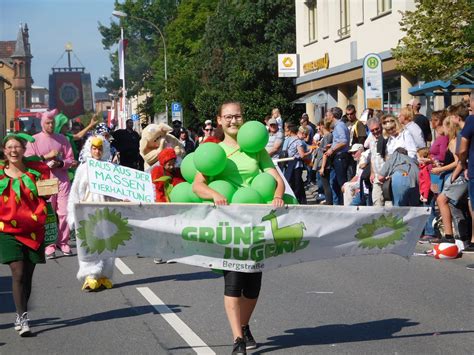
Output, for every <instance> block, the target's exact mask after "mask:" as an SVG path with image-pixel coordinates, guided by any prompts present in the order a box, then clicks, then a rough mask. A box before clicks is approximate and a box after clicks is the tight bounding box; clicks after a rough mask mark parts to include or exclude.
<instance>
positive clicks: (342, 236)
mask: <svg viewBox="0 0 474 355" xmlns="http://www.w3.org/2000/svg"><path fill="white" fill-rule="evenodd" d="M74 213H75V219H76V221H78V224H77V231H76V238H77V248H78V256H79V259H80V260H83V261H96V260H100V259H105V258H108V257H111V256H132V255H137V254H139V255H142V256H150V257H161V258H163V259H166V260H174V261H177V262H181V263H184V264H189V265H195V266H201V267H206V268H214V269H222V270H233V271H242V272H259V271H264V270H272V269H276V268H279V267H282V266H287V265H292V264H297V263H301V262H306V261H315V260H321V259H329V258H336V257H341V256H357V255H367V254H370V255H373V254H389V253H390V254H397V255H400V256H404V257H408V256H411V255H412V254H413V252H414V249H415V246H416V244H417V242H418V238H419V236H420V233H421V232H422V230H423V227H424V225H425V223H426V220H427V218H428V216H429V212H428V210H427V209H426V208H421V207H397V208H395V207H394V208H377V207H343V206H337V208H336V207H332V206H295V205H290V206H287V207H284V208H278V209H276V210H274V209H272V207H270V206H267V205H245V206H244V205H230V206H217V207H216V206H214V205H212V204H171V203H170V204H148V205H142V204H141V205H137V204H132V203H128V204H126V203H102V204H87V203H81V204H77V205H76V206H75V212H74Z"/></svg>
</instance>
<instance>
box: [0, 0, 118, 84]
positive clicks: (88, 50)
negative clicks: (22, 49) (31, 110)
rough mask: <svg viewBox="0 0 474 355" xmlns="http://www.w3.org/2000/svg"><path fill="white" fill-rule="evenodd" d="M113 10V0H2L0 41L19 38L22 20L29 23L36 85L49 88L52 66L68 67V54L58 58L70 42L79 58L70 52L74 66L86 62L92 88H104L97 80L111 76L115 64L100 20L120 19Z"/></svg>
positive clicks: (32, 67) (105, 23) (109, 21)
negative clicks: (103, 44)
mask: <svg viewBox="0 0 474 355" xmlns="http://www.w3.org/2000/svg"><path fill="white" fill-rule="evenodd" d="M113 10H114V0H0V41H14V40H16V38H17V34H18V29H19V26H20V23H27V24H28V28H29V33H30V45H31V54H32V55H33V59H32V62H31V71H32V77H33V80H34V85H35V86H43V87H46V88H48V85H49V84H48V78H49V74H50V73H51V68H52V67H53V66H55V67H67V55H66V54H64V57H63V58H62V59H61V60H60V61H59V62H58V63H57V64H56V62H57V61H58V59H59V58H60V57H61V55H62V54H63V53H64V50H65V46H66V43H67V42H71V43H72V47H73V52H74V54H75V55H76V56H77V58H79V60H80V62H79V61H78V60H77V58H76V57H75V56H74V55H71V66H73V67H74V66H77V67H82V66H84V67H85V68H86V72H89V73H90V74H91V79H92V84H93V87H92V90H93V91H94V92H97V91H105V90H104V89H100V88H98V87H97V86H95V84H96V83H97V81H98V79H99V78H100V77H101V76H103V75H105V76H110V71H111V67H112V65H111V63H110V60H109V51H107V50H104V48H103V46H102V36H101V35H100V33H99V30H98V24H99V22H100V23H101V24H103V25H106V26H109V25H110V23H111V22H112V21H118V19H117V18H115V17H113V16H112V11H113ZM117 40H118V39H117ZM81 63H82V65H81ZM55 64H56V65H55Z"/></svg>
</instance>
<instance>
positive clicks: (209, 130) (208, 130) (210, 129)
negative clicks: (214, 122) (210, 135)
mask: <svg viewBox="0 0 474 355" xmlns="http://www.w3.org/2000/svg"><path fill="white" fill-rule="evenodd" d="M204 130H205V131H206V132H212V131H213V130H214V128H205V129H204Z"/></svg>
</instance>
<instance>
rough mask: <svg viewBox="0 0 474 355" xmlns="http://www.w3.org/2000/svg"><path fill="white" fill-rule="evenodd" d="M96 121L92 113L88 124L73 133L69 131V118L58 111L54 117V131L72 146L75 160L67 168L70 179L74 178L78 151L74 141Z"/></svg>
mask: <svg viewBox="0 0 474 355" xmlns="http://www.w3.org/2000/svg"><path fill="white" fill-rule="evenodd" d="M97 122H99V121H98V120H97V114H94V116H92V118H91V120H90V122H89V124H88V125H87V126H86V127H85V128H84V129H83V130H81V131H80V132H78V133H75V134H73V133H71V132H70V131H69V127H68V126H69V124H68V123H69V118H68V117H67V116H66V115H65V114H64V113H59V114H57V115H56V116H55V117H54V133H60V134H62V135H64V136H65V137H66V138H67V139H68V141H69V143H70V144H71V147H72V152H73V154H74V160H75V161H76V163H75V164H73V166H72V167H71V168H70V169H69V170H68V174H69V179H70V180H71V181H72V180H73V178H74V172H75V170H76V167H77V165H78V163H77V161H78V160H79V151H78V149H77V146H76V143H75V141H78V140H80V139H82V138H83V137H84V136H85V135H86V134H87V132H89V130H91V129H92V128H93V127H94V126H95V125H96V124H97Z"/></svg>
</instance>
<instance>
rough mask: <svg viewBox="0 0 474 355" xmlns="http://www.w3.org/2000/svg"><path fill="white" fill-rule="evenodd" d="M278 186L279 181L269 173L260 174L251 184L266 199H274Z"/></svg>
mask: <svg viewBox="0 0 474 355" xmlns="http://www.w3.org/2000/svg"><path fill="white" fill-rule="evenodd" d="M276 186H277V182H276V180H275V178H274V177H273V176H271V175H270V174H269V173H261V174H258V175H257V176H255V177H254V178H253V180H252V183H251V184H250V187H251V188H252V189H254V190H256V191H258V193H259V194H260V195H262V197H263V200H264V201H271V200H273V196H274V195H275V189H276Z"/></svg>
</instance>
